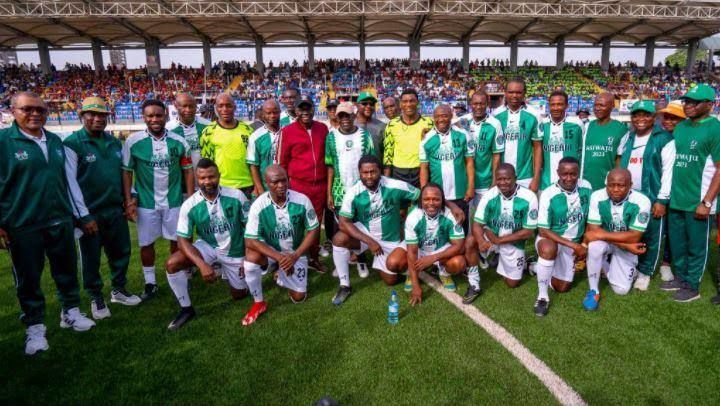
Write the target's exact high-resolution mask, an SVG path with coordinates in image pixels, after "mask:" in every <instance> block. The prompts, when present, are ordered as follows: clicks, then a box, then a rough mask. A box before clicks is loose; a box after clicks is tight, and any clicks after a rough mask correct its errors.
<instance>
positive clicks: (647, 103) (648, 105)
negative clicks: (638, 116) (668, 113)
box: [630, 100, 655, 114]
mask: <svg viewBox="0 0 720 406" xmlns="http://www.w3.org/2000/svg"><path fill="white" fill-rule="evenodd" d="M638 111H644V112H647V113H650V114H655V102H654V101H652V100H640V101H636V102H635V104H633V105H632V107H631V108H630V114H633V113H635V112H638Z"/></svg>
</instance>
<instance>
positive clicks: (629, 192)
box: [608, 189, 633, 206]
mask: <svg viewBox="0 0 720 406" xmlns="http://www.w3.org/2000/svg"><path fill="white" fill-rule="evenodd" d="M632 192H633V191H632V189H630V191H628V194H627V196H625V198H624V199H622V200H621V201H619V202H617V203H615V202H613V200H612V199H610V203H611V204H612V205H613V206H622V205H624V204H625V202H627V201H628V199H630V195H631V194H632ZM608 197H610V196H608Z"/></svg>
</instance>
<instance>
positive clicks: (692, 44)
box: [685, 38, 698, 77]
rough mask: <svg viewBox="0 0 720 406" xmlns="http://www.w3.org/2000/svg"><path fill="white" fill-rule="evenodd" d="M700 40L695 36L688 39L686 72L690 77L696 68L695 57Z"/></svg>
mask: <svg viewBox="0 0 720 406" xmlns="http://www.w3.org/2000/svg"><path fill="white" fill-rule="evenodd" d="M697 48H698V40H697V38H693V39H691V40H690V41H688V49H687V62H686V63H685V74H686V75H687V76H688V77H689V76H691V75H692V74H693V71H694V70H695V58H696V57H697Z"/></svg>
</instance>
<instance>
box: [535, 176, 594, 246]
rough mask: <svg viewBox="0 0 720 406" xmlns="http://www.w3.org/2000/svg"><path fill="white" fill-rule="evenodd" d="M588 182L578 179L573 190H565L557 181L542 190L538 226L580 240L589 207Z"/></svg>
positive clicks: (577, 241) (565, 237) (574, 240)
mask: <svg viewBox="0 0 720 406" xmlns="http://www.w3.org/2000/svg"><path fill="white" fill-rule="evenodd" d="M591 195H592V188H591V187H590V183H588V182H587V181H584V180H579V181H578V184H577V187H576V188H575V190H572V191H569V192H568V191H566V190H564V189H563V188H561V187H560V186H559V185H558V184H557V183H555V184H553V185H551V186H550V187H548V188H546V189H545V190H543V191H542V194H541V195H540V207H539V209H538V227H540V228H545V229H548V230H550V231H552V232H554V233H555V234H557V235H559V236H560V237H562V238H564V239H566V240H570V241H572V242H575V243H579V242H580V241H582V237H583V234H585V222H586V221H587V217H588V211H589V209H590V196H591Z"/></svg>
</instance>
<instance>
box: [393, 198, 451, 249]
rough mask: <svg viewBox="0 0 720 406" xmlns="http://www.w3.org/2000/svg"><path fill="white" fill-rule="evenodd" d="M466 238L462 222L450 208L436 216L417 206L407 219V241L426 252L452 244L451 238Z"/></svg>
mask: <svg viewBox="0 0 720 406" xmlns="http://www.w3.org/2000/svg"><path fill="white" fill-rule="evenodd" d="M463 238H465V232H464V231H463V227H462V224H460V223H458V222H457V221H456V220H455V217H453V215H452V212H450V209H449V208H447V207H446V208H445V210H444V211H443V212H441V213H438V214H437V215H436V216H435V217H430V216H428V215H427V214H426V213H425V211H424V210H423V209H420V208H416V209H414V210H413V211H411V212H410V214H408V216H407V219H406V220H405V242H406V243H408V244H415V245H417V246H418V248H419V249H420V250H422V251H425V252H433V251H437V250H439V249H442V248H443V247H445V246H446V245H448V244H450V240H462V239H463Z"/></svg>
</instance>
